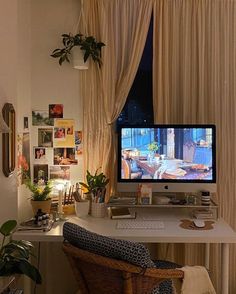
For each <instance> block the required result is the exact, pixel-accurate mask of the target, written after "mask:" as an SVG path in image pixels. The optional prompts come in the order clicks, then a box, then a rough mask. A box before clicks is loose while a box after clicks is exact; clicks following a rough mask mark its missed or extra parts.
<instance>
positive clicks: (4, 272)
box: [0, 220, 42, 293]
mask: <svg viewBox="0 0 236 294" xmlns="http://www.w3.org/2000/svg"><path fill="white" fill-rule="evenodd" d="M16 226H17V222H16V221H15V220H8V221H6V222H5V223H4V224H2V226H1V227H0V233H1V235H2V236H3V238H2V243H1V245H0V276H11V275H16V274H25V275H27V276H28V277H29V278H31V279H32V280H33V281H34V282H36V283H37V284H41V281H42V278H41V275H40V273H39V271H38V269H37V268H36V267H35V266H33V265H32V264H31V263H30V261H29V258H30V256H31V255H32V248H33V245H32V243H31V242H29V241H24V240H13V238H12V234H13V233H14V231H15V229H16ZM4 293H5V292H4Z"/></svg>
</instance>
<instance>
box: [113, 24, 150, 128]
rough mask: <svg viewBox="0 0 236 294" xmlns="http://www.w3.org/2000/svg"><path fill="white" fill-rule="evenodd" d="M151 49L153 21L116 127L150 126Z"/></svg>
mask: <svg viewBox="0 0 236 294" xmlns="http://www.w3.org/2000/svg"><path fill="white" fill-rule="evenodd" d="M152 48H153V21H152V20H151V22H150V27H149V31H148V35H147V40H146V44H145V48H144V51H143V55H142V58H141V61H140V64H139V68H138V71H137V74H136V77H135V79H134V82H133V85H132V87H131V89H130V92H129V95H128V97H127V100H126V104H125V106H124V108H123V110H122V112H121V114H120V115H119V117H118V119H117V125H124V124H128V125H133V124H136V125H137V124H152V123H153V121H154V120H153V104H152V56H153V53H152Z"/></svg>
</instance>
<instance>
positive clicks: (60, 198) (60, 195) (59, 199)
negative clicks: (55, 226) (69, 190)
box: [58, 189, 63, 213]
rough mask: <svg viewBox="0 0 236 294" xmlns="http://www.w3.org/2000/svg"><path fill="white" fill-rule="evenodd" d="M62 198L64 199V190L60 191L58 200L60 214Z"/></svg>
mask: <svg viewBox="0 0 236 294" xmlns="http://www.w3.org/2000/svg"><path fill="white" fill-rule="evenodd" d="M62 197H63V189H60V190H59V198H58V212H59V213H62Z"/></svg>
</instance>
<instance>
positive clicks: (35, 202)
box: [25, 178, 52, 214]
mask: <svg viewBox="0 0 236 294" xmlns="http://www.w3.org/2000/svg"><path fill="white" fill-rule="evenodd" d="M25 185H26V187H27V188H29V190H30V191H31V193H32V194H31V205H32V209H33V212H34V214H36V213H37V211H38V210H39V209H41V210H42V212H45V213H50V208H51V202H52V200H51V198H50V196H49V194H50V192H51V191H52V186H51V183H50V182H49V181H44V180H43V179H40V180H39V181H38V182H37V183H32V182H31V180H30V179H29V178H28V179H27V180H26V181H25Z"/></svg>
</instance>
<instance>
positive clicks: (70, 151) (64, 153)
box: [54, 148, 78, 165]
mask: <svg viewBox="0 0 236 294" xmlns="http://www.w3.org/2000/svg"><path fill="white" fill-rule="evenodd" d="M75 164H78V160H77V159H75V148H54V165H75Z"/></svg>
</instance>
